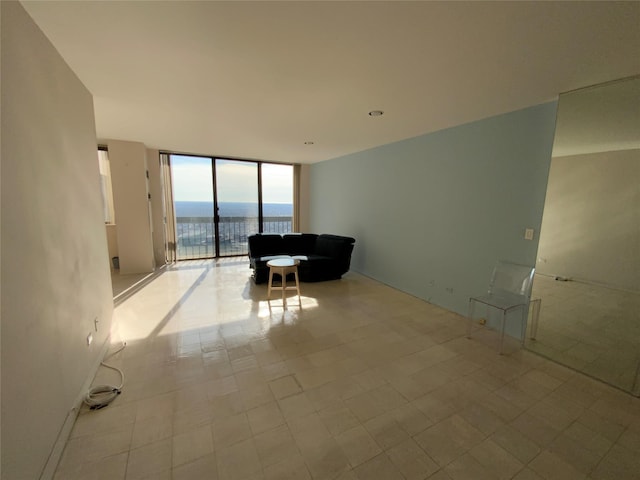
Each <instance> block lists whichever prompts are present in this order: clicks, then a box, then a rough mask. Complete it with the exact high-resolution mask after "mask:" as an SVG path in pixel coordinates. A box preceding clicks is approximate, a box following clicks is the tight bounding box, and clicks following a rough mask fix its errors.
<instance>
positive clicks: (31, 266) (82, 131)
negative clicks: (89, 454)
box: [0, 2, 113, 480]
mask: <svg viewBox="0 0 640 480" xmlns="http://www.w3.org/2000/svg"><path fill="white" fill-rule="evenodd" d="M0 9H1V11H2V28H1V30H2V66H1V70H2V86H1V88H2V139H3V142H2V152H1V153H2V180H1V182H2V185H1V188H2V193H1V196H2V201H1V205H2V207H1V214H2V234H1V236H2V239H1V246H2V252H1V254H2V267H1V281H2V306H1V313H2V475H3V478H6V479H11V480H21V479H30V480H31V479H35V478H39V477H40V475H41V474H42V472H43V471H45V472H49V473H51V470H49V467H51V465H53V466H55V461H56V460H57V457H56V452H58V453H59V450H56V449H55V447H56V446H59V445H60V442H58V443H56V439H57V437H58V435H59V434H60V433H61V432H62V436H61V438H60V441H61V442H64V441H65V440H66V438H65V432H68V430H66V429H67V428H68V427H69V426H70V424H71V422H72V420H73V418H74V412H73V408H74V407H75V406H77V405H78V402H79V400H80V398H81V396H82V394H84V393H85V392H86V387H87V386H88V381H90V379H91V378H93V375H94V373H95V371H96V369H97V366H98V364H99V361H100V360H101V354H102V353H103V347H104V346H105V345H106V342H107V340H108V333H109V330H110V327H111V317H112V313H113V300H112V291H111V282H110V274H109V263H108V253H107V240H106V234H105V226H104V218H103V215H102V199H101V195H100V177H99V171H98V162H97V161H96V145H97V142H96V134H95V124H94V114H93V100H92V97H91V94H90V93H89V91H88V90H87V89H86V88H85V87H84V86H83V85H82V83H81V82H80V81H79V80H78V78H77V77H76V76H75V74H74V73H73V72H72V71H71V70H70V69H69V67H68V66H67V65H66V63H65V62H64V61H63V59H62V57H60V56H59V55H58V53H57V52H56V51H55V49H54V48H53V47H52V45H51V44H50V43H49V41H48V40H47V39H46V37H45V36H44V35H43V34H42V32H41V31H40V30H39V29H38V27H37V26H36V25H35V24H34V23H33V22H32V21H31V19H30V17H29V16H28V15H27V13H26V12H25V11H24V9H23V7H22V6H21V5H20V4H19V3H18V2H0ZM96 318H97V319H98V320H99V322H100V323H99V324H98V325H99V328H98V331H97V332H96V331H95V330H94V319H96ZM89 332H93V335H94V341H93V344H92V345H91V346H90V347H88V346H87V344H86V337H87V335H88V333H89ZM50 454H52V457H51V462H50V463H49V464H48V465H49V467H47V459H48V458H49V456H50ZM45 478H46V475H45Z"/></svg>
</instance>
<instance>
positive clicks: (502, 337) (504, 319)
mask: <svg viewBox="0 0 640 480" xmlns="http://www.w3.org/2000/svg"><path fill="white" fill-rule="evenodd" d="M506 323H507V312H505V311H504V310H503V311H502V332H500V347H499V348H498V354H499V355H502V346H503V345H504V328H505V325H506Z"/></svg>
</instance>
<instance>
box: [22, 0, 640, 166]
mask: <svg viewBox="0 0 640 480" xmlns="http://www.w3.org/2000/svg"><path fill="white" fill-rule="evenodd" d="M22 4H23V5H24V6H25V8H26V10H27V11H28V12H29V14H30V15H31V16H32V17H33V18H34V20H35V21H36V23H37V24H38V25H39V26H40V27H41V29H42V30H43V31H44V32H45V34H46V35H47V36H48V37H49V39H50V40H51V41H52V43H53V44H54V45H55V46H56V48H57V49H58V51H59V52H60V53H61V54H62V56H63V57H64V58H65V60H66V61H67V63H68V64H69V65H70V66H71V68H72V69H73V70H74V71H75V72H76V74H77V75H78V77H79V78H80V79H81V80H82V82H83V83H84V84H85V85H86V86H87V88H88V89H89V90H90V91H91V93H92V94H93V95H94V103H95V114H96V128H97V133H98V137H99V138H100V139H107V138H117V139H122V140H133V141H140V142H143V143H145V144H146V145H147V146H148V147H152V148H160V149H166V150H172V151H178V152H188V153H200V154H211V155H218V156H228V157H237V158H250V159H263V160H274V161H283V162H299V163H313V162H317V161H321V160H326V159H329V158H335V157H338V156H341V155H344V154H347V153H351V152H356V151H360V150H365V149H368V148H372V147H375V146H378V145H382V144H386V143H390V142H394V141H398V140H402V139H405V138H409V137H413V136H417V135H421V134H425V133H429V132H433V131H436V130H440V129H443V128H447V127H451V126H455V125H460V124H463V123H466V122H470V121H474V120H478V119H481V118H486V117H489V116H493V115H497V114H500V113H505V112H509V111H513V110H517V109H521V108H524V107H528V106H531V105H536V104H540V103H543V102H547V101H551V100H554V99H555V98H557V95H558V93H560V92H563V91H568V90H573V89H576V88H580V87H584V86H587V85H592V84H596V83H600V82H605V81H609V80H613V79H616V78H621V77H627V76H631V75H634V74H638V73H640V59H639V56H638V52H639V51H640V28H638V26H639V25H640V2H620V3H618V2H603V3H600V2H399V1H391V2H382V1H380V2H348V1H342V2H325V1H320V2H295V1H294V2H268V1H260V2H242V1H231V2H206V1H203V2H190V1H177V2H173V1H159V2H151V1H149V2H142V1H128V2H93V1H82V2H76V1H71V2H60V1H23V2H22ZM374 109H380V110H384V112H385V114H384V115H383V116H381V117H370V116H368V114H367V113H368V112H369V111H370V110H374ZM305 141H313V142H314V144H313V145H305Z"/></svg>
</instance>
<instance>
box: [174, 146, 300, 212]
mask: <svg viewBox="0 0 640 480" xmlns="http://www.w3.org/2000/svg"><path fill="white" fill-rule="evenodd" d="M171 170H172V175H173V198H174V201H190V202H211V201H213V180H212V175H211V159H210V158H207V157H190V156H184V155H171ZM216 173H217V176H218V201H219V202H251V203H256V202H257V201H258V165H257V163H253V162H239V161H233V160H220V159H216ZM262 196H263V199H262V201H263V202H264V203H288V204H291V203H293V167H292V166H291V165H278V164H273V163H263V164H262Z"/></svg>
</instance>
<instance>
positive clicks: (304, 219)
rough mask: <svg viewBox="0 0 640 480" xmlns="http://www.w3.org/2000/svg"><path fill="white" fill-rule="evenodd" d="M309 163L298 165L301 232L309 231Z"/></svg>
mask: <svg viewBox="0 0 640 480" xmlns="http://www.w3.org/2000/svg"><path fill="white" fill-rule="evenodd" d="M310 187H311V165H301V166H300V209H299V211H300V231H301V232H303V233H306V232H310V231H311V221H310V218H309V209H310V206H311V197H310Z"/></svg>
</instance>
